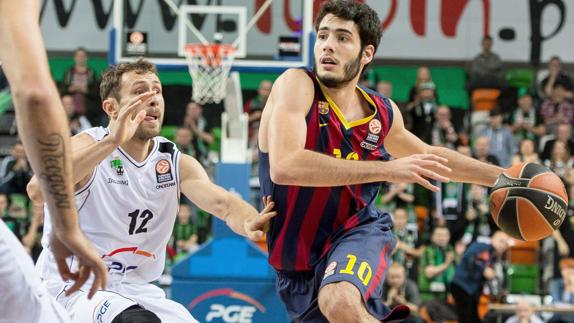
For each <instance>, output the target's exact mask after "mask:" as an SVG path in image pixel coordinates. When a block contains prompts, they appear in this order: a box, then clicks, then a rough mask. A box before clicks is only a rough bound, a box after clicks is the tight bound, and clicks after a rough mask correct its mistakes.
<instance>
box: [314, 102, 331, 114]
mask: <svg viewBox="0 0 574 323" xmlns="http://www.w3.org/2000/svg"><path fill="white" fill-rule="evenodd" d="M317 105H318V107H319V113H320V114H329V103H327V102H325V101H319V103H318V104H317Z"/></svg>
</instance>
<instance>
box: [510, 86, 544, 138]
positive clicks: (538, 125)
mask: <svg viewBox="0 0 574 323" xmlns="http://www.w3.org/2000/svg"><path fill="white" fill-rule="evenodd" d="M510 130H511V131H512V133H513V134H514V140H515V141H516V142H520V141H521V140H523V139H530V140H533V141H534V142H537V141H538V138H540V137H542V136H544V135H545V134H546V128H545V127H544V125H543V123H542V118H541V117H540V116H539V115H538V114H537V113H536V109H535V108H534V101H533V100H532V95H530V93H528V91H526V89H521V90H520V91H519V94H518V107H517V108H516V110H515V111H514V112H513V113H512V116H511V118H510Z"/></svg>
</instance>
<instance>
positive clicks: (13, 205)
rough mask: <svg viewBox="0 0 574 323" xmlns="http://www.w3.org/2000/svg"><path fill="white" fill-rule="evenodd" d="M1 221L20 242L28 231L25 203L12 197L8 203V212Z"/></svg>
mask: <svg viewBox="0 0 574 323" xmlns="http://www.w3.org/2000/svg"><path fill="white" fill-rule="evenodd" d="M4 196H5V195H4ZM2 220H3V221H4V222H5V223H6V226H8V228H9V229H10V230H11V231H12V232H13V233H14V235H15V236H16V237H17V238H18V240H20V241H22V237H23V236H24V235H25V234H26V232H27V229H28V214H27V212H26V203H25V201H24V200H23V199H19V198H17V196H14V195H13V196H12V198H11V199H10V201H9V203H8V210H7V211H6V214H5V215H4V217H3V218H2Z"/></svg>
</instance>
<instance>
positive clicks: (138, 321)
mask: <svg viewBox="0 0 574 323" xmlns="http://www.w3.org/2000/svg"><path fill="white" fill-rule="evenodd" d="M112 323H161V320H160V319H159V317H157V315H155V314H154V313H153V312H150V311H148V310H146V309H145V308H143V307H141V306H139V305H134V306H131V307H128V308H127V309H125V310H124V311H123V312H121V313H120V314H118V315H117V316H116V317H115V318H114V320H113V321H112Z"/></svg>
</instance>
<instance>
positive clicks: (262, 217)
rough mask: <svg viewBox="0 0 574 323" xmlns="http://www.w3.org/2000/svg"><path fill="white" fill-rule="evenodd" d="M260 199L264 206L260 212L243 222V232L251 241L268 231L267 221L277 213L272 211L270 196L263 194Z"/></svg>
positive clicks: (260, 237) (256, 239) (273, 203)
mask: <svg viewBox="0 0 574 323" xmlns="http://www.w3.org/2000/svg"><path fill="white" fill-rule="evenodd" d="M262 200H263V205H264V206H265V207H264V208H263V210H262V211H261V213H259V215H258V216H256V217H252V218H250V219H248V220H246V221H245V222H244V226H245V233H246V234H247V237H248V238H249V239H250V240H252V241H260V240H261V239H263V235H264V234H265V233H266V232H267V231H269V221H270V220H271V218H273V217H274V216H276V215H277V212H276V211H272V210H273V207H274V206H275V202H273V201H272V200H271V196H264V197H263V199H262Z"/></svg>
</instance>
